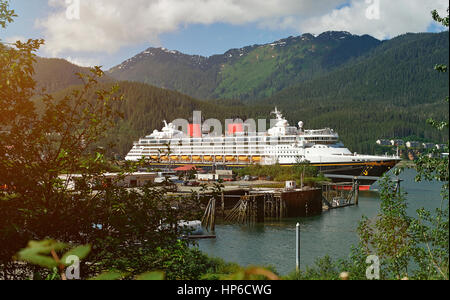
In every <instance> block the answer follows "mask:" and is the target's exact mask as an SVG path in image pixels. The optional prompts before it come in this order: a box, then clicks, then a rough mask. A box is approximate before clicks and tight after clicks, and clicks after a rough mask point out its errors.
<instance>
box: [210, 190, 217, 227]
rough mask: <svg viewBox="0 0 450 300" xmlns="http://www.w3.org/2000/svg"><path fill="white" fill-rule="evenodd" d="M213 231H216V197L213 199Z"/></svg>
mask: <svg viewBox="0 0 450 300" xmlns="http://www.w3.org/2000/svg"><path fill="white" fill-rule="evenodd" d="M211 231H212V232H214V231H216V199H215V198H213V199H212V216H211Z"/></svg>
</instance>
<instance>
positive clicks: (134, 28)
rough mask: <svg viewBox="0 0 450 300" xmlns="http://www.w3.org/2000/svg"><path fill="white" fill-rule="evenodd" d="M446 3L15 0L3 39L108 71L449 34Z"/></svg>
mask: <svg viewBox="0 0 450 300" xmlns="http://www.w3.org/2000/svg"><path fill="white" fill-rule="evenodd" d="M447 6H448V1H447V0H264V1H262V0H128V1H124V0H10V8H11V9H14V10H15V11H16V13H17V14H18V18H16V19H15V21H14V23H12V24H10V25H9V26H8V27H7V28H6V30H5V29H3V30H0V40H2V41H4V42H14V41H16V40H25V39H28V38H43V39H45V41H46V42H45V45H44V46H43V47H42V48H41V50H40V51H39V53H38V54H39V55H40V56H44V57H59V58H64V59H67V60H69V61H71V62H73V63H75V64H78V65H81V66H93V65H102V66H103V67H104V69H109V68H111V67H113V66H115V65H118V64H120V63H121V62H123V61H124V60H126V59H128V58H130V57H132V56H134V55H136V54H137V53H139V52H141V51H143V50H145V49H147V48H149V47H164V48H167V49H171V50H178V51H180V52H183V53H186V54H198V55H203V56H211V55H214V54H222V53H224V52H226V51H227V50H229V49H232V48H241V47H244V46H248V45H254V44H265V43H270V42H273V41H276V40H279V39H282V38H286V37H289V36H297V35H301V34H303V33H312V34H320V33H322V32H325V31H329V30H343V31H348V32H350V33H352V34H358V35H362V34H369V35H372V36H374V37H376V38H378V39H380V40H384V39H390V38H393V37H396V36H398V35H401V34H404V33H407V32H427V31H428V32H438V31H442V30H444V28H443V27H441V26H439V25H437V24H436V23H435V22H433V21H432V19H431V13H430V12H431V11H432V10H433V9H437V10H438V11H439V12H440V13H441V15H445V11H446V9H447Z"/></svg>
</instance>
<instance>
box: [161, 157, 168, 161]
mask: <svg viewBox="0 0 450 300" xmlns="http://www.w3.org/2000/svg"><path fill="white" fill-rule="evenodd" d="M161 160H169V157H168V156H161Z"/></svg>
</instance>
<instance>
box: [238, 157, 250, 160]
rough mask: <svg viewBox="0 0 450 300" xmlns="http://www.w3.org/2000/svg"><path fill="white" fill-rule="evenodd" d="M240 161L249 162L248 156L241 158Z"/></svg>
mask: <svg viewBox="0 0 450 300" xmlns="http://www.w3.org/2000/svg"><path fill="white" fill-rule="evenodd" d="M239 161H248V156H239Z"/></svg>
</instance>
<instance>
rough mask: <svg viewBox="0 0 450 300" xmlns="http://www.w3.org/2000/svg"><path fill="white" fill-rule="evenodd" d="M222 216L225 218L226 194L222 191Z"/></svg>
mask: <svg viewBox="0 0 450 300" xmlns="http://www.w3.org/2000/svg"><path fill="white" fill-rule="evenodd" d="M221 196H222V203H221V204H222V218H224V219H225V194H224V193H223V192H222V195H221Z"/></svg>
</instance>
